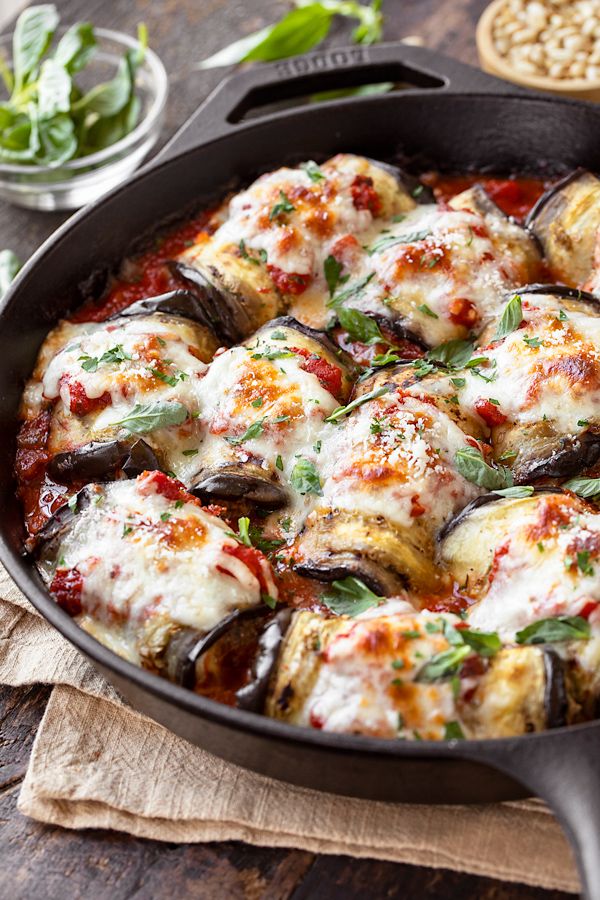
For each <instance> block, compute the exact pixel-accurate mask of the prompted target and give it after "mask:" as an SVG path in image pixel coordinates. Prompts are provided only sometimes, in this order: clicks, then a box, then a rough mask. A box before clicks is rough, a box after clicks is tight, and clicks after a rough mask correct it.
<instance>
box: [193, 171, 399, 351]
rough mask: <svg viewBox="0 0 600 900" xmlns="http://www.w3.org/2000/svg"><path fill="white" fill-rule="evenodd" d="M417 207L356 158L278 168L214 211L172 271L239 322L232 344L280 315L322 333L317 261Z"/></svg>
mask: <svg viewBox="0 0 600 900" xmlns="http://www.w3.org/2000/svg"><path fill="white" fill-rule="evenodd" d="M416 205H417V204H416V201H415V200H414V199H413V198H412V196H411V194H410V191H409V189H408V188H407V187H406V186H405V185H404V180H403V176H402V173H401V172H400V171H399V170H397V169H395V168H394V167H392V166H386V165H384V164H380V163H377V162H375V161H372V160H369V159H366V158H364V157H361V156H353V155H351V154H339V155H338V156H334V157H333V158H332V159H330V160H328V161H327V162H326V163H323V165H321V166H317V165H316V164H315V163H306V164H304V165H302V166H299V167H298V168H296V169H291V168H283V169H277V170H276V171H274V172H269V173H267V174H265V175H262V176H261V177H260V178H258V179H257V181H255V182H254V183H253V184H252V185H250V187H249V188H247V189H246V190H244V191H241V192H240V193H238V194H236V195H235V196H234V197H232V198H231V200H230V201H229V203H228V204H225V205H224V206H223V207H222V208H220V209H219V210H218V211H217V212H216V213H215V215H214V216H213V219H212V220H211V221H210V222H209V223H208V226H207V230H206V231H205V232H202V233H201V234H200V235H199V236H198V239H197V242H196V243H195V244H194V246H192V247H190V248H188V249H187V250H185V251H184V253H182V254H181V255H180V256H179V257H178V259H177V261H176V262H177V267H178V271H179V274H180V275H181V276H183V278H184V279H185V281H186V283H188V284H190V285H195V286H196V289H197V290H198V291H199V292H200V293H204V294H207V293H208V294H210V293H215V294H219V295H220V296H221V299H222V301H223V303H224V305H225V307H226V308H227V309H228V310H229V318H230V319H232V320H233V321H234V322H235V321H237V322H240V323H241V327H240V328H239V332H240V333H239V334H238V335H237V337H235V340H240V339H242V338H244V337H247V336H248V335H249V334H250V333H251V332H252V331H254V330H255V329H256V328H258V327H259V326H260V325H262V324H264V323H265V322H267V321H268V320H269V319H272V318H273V317H274V316H276V315H277V314H279V313H281V312H285V311H290V312H291V314H292V315H295V316H296V317H298V318H301V319H302V321H305V322H306V323H307V324H308V325H312V326H314V327H316V328H324V327H325V326H326V324H327V319H328V314H327V310H326V307H325V299H326V298H327V297H328V289H327V283H326V275H325V261H326V260H327V259H328V257H337V256H338V255H339V254H342V253H348V252H349V251H351V250H354V252H355V253H358V254H359V253H360V252H361V244H365V243H368V241H369V240H370V239H371V237H372V236H373V235H374V234H375V233H376V231H377V223H380V222H381V221H382V220H385V219H389V218H390V217H392V216H394V215H398V214H402V213H404V212H406V211H407V210H410V209H412V208H413V207H415V206H416ZM300 295H302V297H300ZM300 301H301V302H300ZM300 310H302V315H300V314H299V311H300ZM244 329H245V333H243V331H244Z"/></svg>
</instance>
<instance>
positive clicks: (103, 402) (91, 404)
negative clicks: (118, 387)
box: [67, 379, 112, 416]
mask: <svg viewBox="0 0 600 900" xmlns="http://www.w3.org/2000/svg"><path fill="white" fill-rule="evenodd" d="M67 385H68V388H69V409H70V410H71V412H72V413H73V414H74V415H76V416H87V415H88V414H89V413H91V412H97V411H98V410H100V409H104V407H105V406H110V403H111V400H112V398H111V396H110V393H109V392H108V391H104V393H103V394H102V395H101V396H100V397H88V395H87V394H86V392H85V388H84V386H83V385H82V384H81V382H80V381H71V380H70V379H67Z"/></svg>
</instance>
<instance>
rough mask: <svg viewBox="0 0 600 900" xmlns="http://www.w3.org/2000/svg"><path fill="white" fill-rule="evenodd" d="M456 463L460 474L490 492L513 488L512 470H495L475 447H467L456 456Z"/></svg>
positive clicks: (503, 468) (501, 467)
mask: <svg viewBox="0 0 600 900" xmlns="http://www.w3.org/2000/svg"><path fill="white" fill-rule="evenodd" d="M454 462H455V464H456V468H457V469H458V471H459V473H460V474H461V475H462V476H463V478H466V479H467V481H471V482H472V483H473V484H478V485H479V486H480V487H483V488H487V490H488V491H498V490H502V489H503V488H507V487H512V483H513V478H512V474H511V472H510V469H507V468H506V466H498V467H497V468H493V467H492V466H490V465H488V463H486V461H485V460H484V458H483V453H482V452H481V450H477V449H476V448H475V447H465V448H464V449H463V450H457V451H456V453H455V454H454Z"/></svg>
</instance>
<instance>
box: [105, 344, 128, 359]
mask: <svg viewBox="0 0 600 900" xmlns="http://www.w3.org/2000/svg"><path fill="white" fill-rule="evenodd" d="M127 359H131V354H130V353H127V352H126V351H125V350H124V349H123V345H122V344H116V345H115V346H114V347H111V348H110V349H109V350H107V351H106V352H105V353H103V354H102V356H101V357H100V362H103V363H122V362H125V360H127Z"/></svg>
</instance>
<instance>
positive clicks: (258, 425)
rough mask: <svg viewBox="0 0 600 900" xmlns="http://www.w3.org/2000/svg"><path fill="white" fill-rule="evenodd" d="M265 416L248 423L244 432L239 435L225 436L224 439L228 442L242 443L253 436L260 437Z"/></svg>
mask: <svg viewBox="0 0 600 900" xmlns="http://www.w3.org/2000/svg"><path fill="white" fill-rule="evenodd" d="M265 418H266V417H263V418H262V419H259V420H258V422H253V423H252V425H249V426H248V428H247V429H246V431H245V432H244V434H243V435H242V436H241V437H238V438H236V437H226V438H225V440H226V441H228V442H229V443H230V444H234V445H238V444H243V443H245V442H246V441H251V440H253V438H257V437H260V436H261V434H262V433H263V431H264V422H265Z"/></svg>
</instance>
